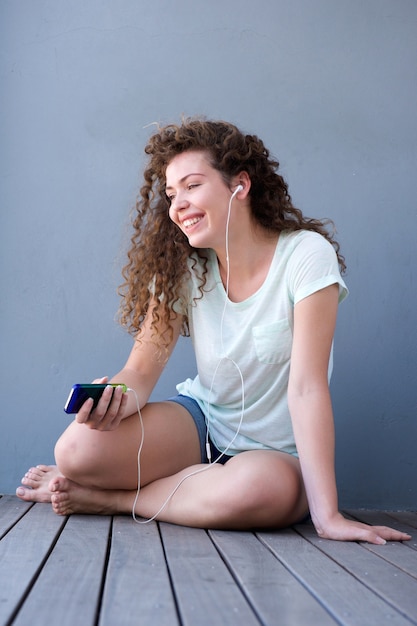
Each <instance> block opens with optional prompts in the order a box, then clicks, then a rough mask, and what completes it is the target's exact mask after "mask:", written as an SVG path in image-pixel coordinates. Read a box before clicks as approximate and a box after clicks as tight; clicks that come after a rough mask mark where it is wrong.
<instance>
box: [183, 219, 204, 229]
mask: <svg viewBox="0 0 417 626" xmlns="http://www.w3.org/2000/svg"><path fill="white" fill-rule="evenodd" d="M200 221H201V217H193V218H192V219H189V220H184V221H183V225H184V226H185V228H188V227H189V226H194V224H197V222H200Z"/></svg>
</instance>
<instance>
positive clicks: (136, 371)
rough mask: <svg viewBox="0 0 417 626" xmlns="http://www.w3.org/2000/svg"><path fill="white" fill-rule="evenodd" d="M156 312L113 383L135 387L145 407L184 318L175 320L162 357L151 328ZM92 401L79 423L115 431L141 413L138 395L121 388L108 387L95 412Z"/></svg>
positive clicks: (102, 381) (163, 329)
mask: <svg viewBox="0 0 417 626" xmlns="http://www.w3.org/2000/svg"><path fill="white" fill-rule="evenodd" d="M151 320H152V312H151V308H150V309H149V311H148V313H147V316H146V319H145V321H144V323H143V325H142V327H141V330H140V332H139V333H138V335H137V337H136V339H135V342H134V345H133V348H132V350H131V352H130V355H129V357H128V359H127V361H126V364H125V365H124V367H123V368H122V369H121V370H120V372H118V373H117V374H116V375H115V376H112V378H111V380H110V381H109V382H114V383H124V384H125V385H126V386H127V387H129V388H130V389H133V390H134V391H135V392H136V394H137V396H138V400H139V406H140V408H142V407H143V406H144V405H145V404H146V403H147V401H148V399H149V396H150V395H151V393H152V391H153V388H154V387H155V385H156V383H157V381H158V379H159V377H160V375H161V373H162V371H163V369H164V367H165V364H166V361H167V359H168V358H169V357H170V356H171V354H172V352H173V350H174V348H175V345H176V343H177V340H178V337H179V335H180V330H181V324H182V319H181V317H176V318H175V319H173V320H172V321H171V323H172V327H173V337H172V340H171V342H170V344H169V346H168V347H167V354H166V356H167V359H164V356H165V355H164V354H163V355H162V356H161V358H158V348H157V346H156V345H155V343H154V337H153V335H154V332H155V331H154V330H152V329H151ZM165 331H166V327H165V326H163V325H162V324H160V325H159V327H158V328H157V333H158V335H162V334H163V333H164V332H165ZM107 381H108V378H107V377H104V378H100V379H96V380H95V381H94V382H95V383H106V382H107ZM91 408H92V401H90V400H87V401H86V402H85V404H84V405H83V407H82V408H81V410H80V411H79V413H78V414H77V416H76V420H77V422H79V423H81V424H86V425H87V426H89V427H90V428H93V429H98V430H113V429H114V428H117V426H118V425H119V424H120V422H121V420H123V419H125V418H127V417H129V416H130V415H133V414H134V413H137V404H136V398H135V396H134V394H132V393H130V392H127V393H123V392H122V389H121V388H116V389H115V390H114V393H113V389H112V388H109V389H108V390H107V389H106V390H105V391H104V393H103V395H102V397H101V399H100V402H99V403H98V405H97V407H96V408H95V409H94V411H91Z"/></svg>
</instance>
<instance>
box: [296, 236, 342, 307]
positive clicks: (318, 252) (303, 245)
mask: <svg viewBox="0 0 417 626" xmlns="http://www.w3.org/2000/svg"><path fill="white" fill-rule="evenodd" d="M334 284H338V285H339V302H342V300H344V299H345V298H346V296H347V295H348V289H347V286H346V284H345V282H344V280H343V278H342V277H341V274H340V269H339V263H338V259H337V255H336V251H335V249H334V248H333V246H332V244H331V243H330V242H329V241H327V239H325V238H324V237H323V236H322V235H319V234H318V233H315V232H310V231H303V232H302V233H300V237H298V238H297V240H296V245H295V246H294V249H293V251H292V254H291V256H290V258H289V260H288V272H287V286H288V293H289V297H290V300H291V301H292V302H293V304H297V302H299V301H300V300H303V299H304V298H307V297H308V296H310V295H311V294H313V293H315V292H316V291H319V290H320V289H324V288H325V287H328V286H329V285H334Z"/></svg>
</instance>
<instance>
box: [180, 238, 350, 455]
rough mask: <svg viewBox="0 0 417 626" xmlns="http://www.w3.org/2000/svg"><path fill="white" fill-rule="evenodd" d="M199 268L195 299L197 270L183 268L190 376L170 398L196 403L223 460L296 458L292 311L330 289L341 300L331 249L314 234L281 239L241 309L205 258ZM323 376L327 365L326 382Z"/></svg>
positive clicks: (213, 264)
mask: <svg viewBox="0 0 417 626" xmlns="http://www.w3.org/2000/svg"><path fill="white" fill-rule="evenodd" d="M197 258H198V257H197ZM207 266H208V273H207V282H206V285H205V287H204V291H203V297H202V298H199V296H200V295H201V294H200V291H199V284H200V281H199V280H198V274H199V272H201V263H198V264H197V265H195V263H190V271H191V280H190V285H189V289H190V292H189V293H188V294H187V301H188V307H187V311H188V316H189V324H190V334H191V338H192V341H193V346H194V350H195V355H196V362H197V371H198V375H197V376H196V377H195V378H194V379H193V380H192V379H187V380H185V381H184V382H182V383H180V384H179V385H178V386H177V391H178V393H180V394H183V395H186V396H190V397H191V398H194V399H195V400H196V401H197V402H198V404H199V406H200V407H201V409H202V411H203V413H204V415H205V416H206V422H207V425H208V428H209V433H210V437H211V439H212V440H213V442H214V444H215V445H216V447H217V448H218V449H219V450H221V451H224V450H226V452H227V454H228V455H235V454H238V453H239V452H242V451H245V450H259V449H260V450H269V449H273V450H281V451H284V452H288V453H290V454H296V446H295V441H294V435H293V430H292V425H291V417H290V413H289V410H288V403H287V387H288V379H289V371H290V360H291V348H292V338H293V327H294V305H295V304H296V303H297V302H299V301H300V300H302V299H303V298H306V297H308V296H309V295H311V294H312V293H314V292H315V291H318V290H320V289H323V288H324V287H328V286H329V285H332V284H335V283H337V284H338V285H339V301H340V302H341V301H342V300H343V299H344V298H345V297H346V295H347V293H348V291H347V287H346V285H345V283H344V281H343V279H342V278H341V275H340V271H339V266H338V261H337V256H336V253H335V250H334V248H333V246H332V245H331V244H330V243H329V242H328V241H327V240H326V239H325V238H324V237H322V236H321V235H319V234H318V233H315V232H310V231H296V232H293V233H289V232H282V233H281V234H280V236H279V239H278V243H277V247H276V250H275V253H274V257H273V260H272V263H271V266H270V269H269V272H268V275H267V277H266V279H265V281H264V283H263V284H262V286H261V287H260V288H259V289H258V291H257V292H256V293H254V294H253V295H251V296H250V297H249V298H247V299H246V300H244V301H243V302H232V301H230V300H229V299H227V298H226V291H225V289H224V286H223V283H222V281H221V278H220V273H219V268H218V263H217V257H216V255H215V253H214V252H213V251H210V252H209V261H208V264H207ZM194 298H197V299H196V300H193V299H194ZM225 303H226V305H225ZM331 371H332V358H331V359H330V362H329V379H330V375H331Z"/></svg>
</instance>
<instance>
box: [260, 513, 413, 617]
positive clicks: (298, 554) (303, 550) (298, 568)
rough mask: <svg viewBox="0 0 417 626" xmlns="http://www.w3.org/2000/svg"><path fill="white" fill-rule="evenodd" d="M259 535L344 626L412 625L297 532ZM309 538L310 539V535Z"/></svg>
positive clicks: (307, 526) (304, 525)
mask: <svg viewBox="0 0 417 626" xmlns="http://www.w3.org/2000/svg"><path fill="white" fill-rule="evenodd" d="M300 527H301V528H303V529H304V528H309V529H311V530H309V533H311V535H314V534H315V530H314V529H313V527H312V526H310V525H307V524H302V525H300ZM258 536H259V538H260V539H261V540H262V541H263V542H264V543H265V544H266V545H267V546H268V547H269V548H270V549H271V550H272V551H273V553H274V554H275V555H276V557H277V558H278V559H279V560H280V561H281V562H282V563H283V564H284V565H285V566H286V567H287V568H288V569H289V570H290V571H291V573H292V574H293V575H294V576H296V578H298V580H300V582H301V583H302V584H303V585H305V587H306V588H307V589H308V590H309V591H310V593H311V594H312V595H313V596H314V597H315V598H317V601H318V602H320V604H322V605H323V606H324V607H325V608H326V609H327V611H328V612H329V613H330V614H331V615H332V616H333V617H334V618H335V619H336V620H338V621H339V622H340V623H341V624H344V625H346V626H347V625H349V626H363V625H364V624H366V626H381V624H386V623H388V622H389V623H390V624H392V625H394V624H396V625H398V626H399V625H402V626H405V625H406V624H408V625H409V623H410V622H409V621H408V620H407V619H405V618H404V617H403V616H401V615H400V614H398V613H397V611H396V610H394V609H393V608H392V607H390V606H389V605H388V604H387V603H385V602H384V601H383V600H382V599H381V598H379V597H378V596H377V595H376V594H374V593H372V592H371V591H369V589H367V588H366V587H364V586H363V585H362V584H361V583H360V582H359V581H358V580H357V579H356V578H355V577H354V576H353V575H351V574H350V573H349V572H347V571H346V570H345V569H344V567H342V566H341V565H339V564H338V563H337V562H335V561H334V560H333V559H331V558H329V557H328V556H326V555H325V554H324V553H323V552H322V551H321V550H320V549H318V548H317V547H316V546H315V545H313V544H312V543H310V541H306V540H305V539H303V537H302V536H301V535H299V534H297V533H296V532H295V531H294V530H292V529H286V530H281V531H271V532H261V533H258ZM307 536H308V538H309V539H310V534H308V535H307ZM316 537H317V535H316ZM328 543H333V544H337V543H338V542H332V541H330V542H328ZM345 545H348V546H350V545H351V544H345Z"/></svg>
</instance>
